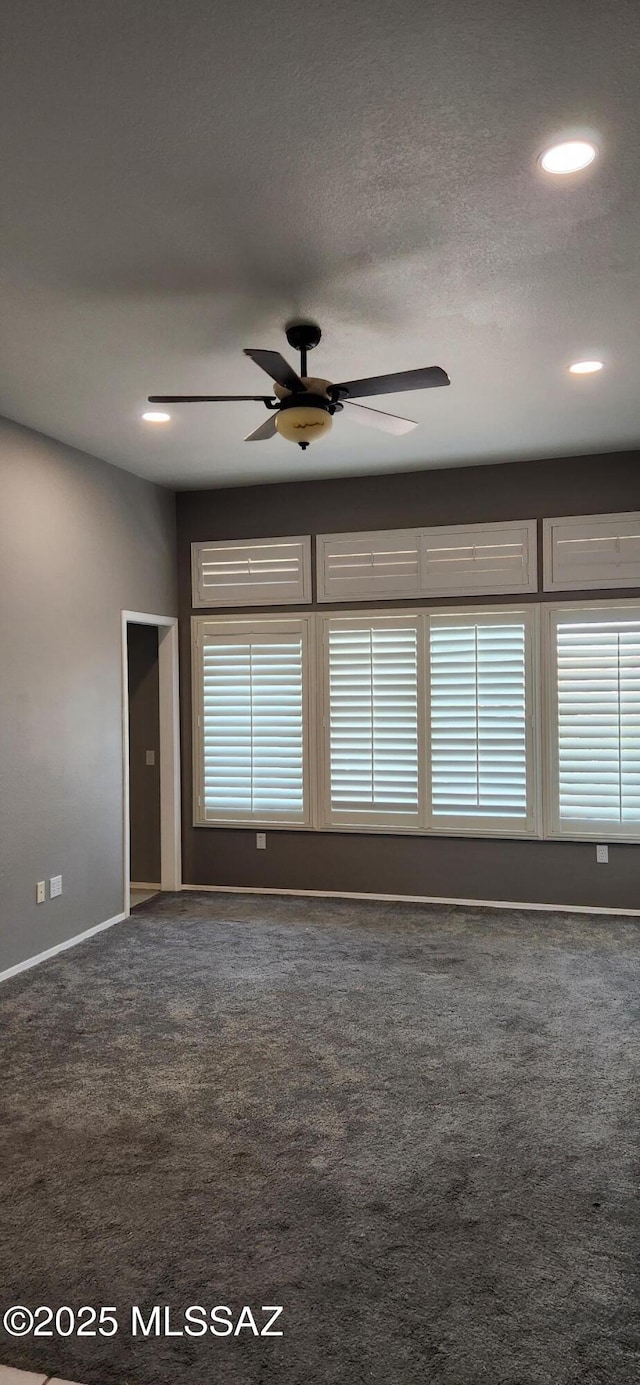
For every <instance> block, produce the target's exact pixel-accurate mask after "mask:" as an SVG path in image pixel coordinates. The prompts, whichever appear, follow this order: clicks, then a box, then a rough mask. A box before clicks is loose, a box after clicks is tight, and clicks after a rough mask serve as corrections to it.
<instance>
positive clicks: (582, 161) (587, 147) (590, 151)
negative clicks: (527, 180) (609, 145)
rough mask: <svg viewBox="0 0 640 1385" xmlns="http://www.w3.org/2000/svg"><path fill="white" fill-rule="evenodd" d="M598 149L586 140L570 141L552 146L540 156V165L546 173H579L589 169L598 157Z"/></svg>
mask: <svg viewBox="0 0 640 1385" xmlns="http://www.w3.org/2000/svg"><path fill="white" fill-rule="evenodd" d="M597 152H598V151H597V149H596V147H595V145H594V144H591V143H590V142H589V140H586V139H568V140H564V141H563V143H562V144H552V145H551V147H550V148H549V149H545V152H544V154H542V155H541V156H540V163H541V164H542V167H543V168H544V170H545V172H546V173H579V172H580V169H582V168H588V167H589V164H591V163H593V160H594V159H595V157H596V154H597Z"/></svg>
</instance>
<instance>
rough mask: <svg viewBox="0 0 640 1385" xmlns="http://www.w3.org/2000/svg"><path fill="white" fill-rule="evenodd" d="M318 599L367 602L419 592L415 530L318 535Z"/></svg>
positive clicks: (416, 536) (417, 543)
mask: <svg viewBox="0 0 640 1385" xmlns="http://www.w3.org/2000/svg"><path fill="white" fill-rule="evenodd" d="M317 571H318V601H371V600H374V599H376V598H377V599H381V600H382V599H384V598H385V597H411V596H419V595H420V554H419V540H418V532H417V530H413V529H388V530H385V529H381V530H379V531H376V532H375V533H371V534H319V535H318V540H317Z"/></svg>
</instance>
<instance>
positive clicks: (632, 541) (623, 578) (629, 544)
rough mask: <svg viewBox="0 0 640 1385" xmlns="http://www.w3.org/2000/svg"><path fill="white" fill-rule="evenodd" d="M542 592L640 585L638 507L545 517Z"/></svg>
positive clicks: (639, 525)
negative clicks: (619, 511) (614, 513)
mask: <svg viewBox="0 0 640 1385" xmlns="http://www.w3.org/2000/svg"><path fill="white" fill-rule="evenodd" d="M543 532H544V589H545V591H550V592H551V591H584V590H585V589H587V588H589V587H590V588H592V589H593V588H600V590H603V589H604V588H605V587H639V586H640V512H638V511H635V512H634V511H629V512H627V513H625V514H617V515H569V516H565V518H564V519H545V521H544V531H543Z"/></svg>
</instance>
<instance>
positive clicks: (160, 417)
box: [142, 409, 171, 423]
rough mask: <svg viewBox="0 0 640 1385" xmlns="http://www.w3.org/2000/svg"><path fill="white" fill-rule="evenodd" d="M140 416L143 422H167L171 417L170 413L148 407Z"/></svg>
mask: <svg viewBox="0 0 640 1385" xmlns="http://www.w3.org/2000/svg"><path fill="white" fill-rule="evenodd" d="M142 417H143V419H144V421H145V423H168V422H169V420H170V418H171V414H163V413H161V412H160V411H158V410H156V409H149V410H147V412H146V414H143V415H142Z"/></svg>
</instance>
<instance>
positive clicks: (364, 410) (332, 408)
mask: <svg viewBox="0 0 640 1385" xmlns="http://www.w3.org/2000/svg"><path fill="white" fill-rule="evenodd" d="M285 331H286V335H287V341H288V343H289V345H290V346H291V347H293V349H294V351H299V353H300V374H299V375H297V374H296V372H295V370H293V368H292V366H290V365H289V363H288V361H285V359H284V356H281V355H280V352H279V351H261V350H257V349H254V348H253V347H247V348H246V349H245V353H244V354H245V356H250V357H251V360H252V361H255V363H256V365H258V366H260V368H261V370H264V371H266V373H267V375H269V376H270V377H271V379H272V380H273V381H274V386H273V394H275V399H274V398H273V396H272V395H266V394H150V395H149V403H150V404H224V403H230V402H231V401H232V400H240V399H244V400H249V399H251V400H256V401H258V402H261V403H263V404H266V407H267V409H269V410H270V411H271V412H270V415H269V418H267V419H265V422H264V423H261V424H260V427H259V428H256V429H255V430H254V432H253V433H249V436H248V437H247V438H245V442H263V441H264V440H265V439H266V438H272V437H273V436H274V433H276V432H277V433H280V435H281V437H283V438H287V439H288V441H289V442H297V444H298V446H299V447H302V448H305V447H308V446H309V443H310V442H314V441H315V439H316V438H319V437H321V436H322V434H323V433H327V432H328V431H329V429H330V428H331V424H332V422H333V415H334V414H335V413H337V412H338V411H339V410H342V409H347V410H348V412H349V415H350V417H351V418H352V419H353V421H354V423H363V424H365V426H367V427H369V428H378V429H380V430H381V431H382V432H383V433H409V432H411V429H412V428H417V426H418V425H417V423H414V422H413V421H412V420H411V419H408V418H398V416H397V414H386V413H383V412H382V411H381V410H380V409H370V408H368V407H367V406H366V405H364V404H356V403H354V400H355V399H362V398H367V397H368V396H370V395H375V394H398V393H400V392H401V391H403V390H424V389H431V388H433V387H434V386H435V385H448V384H449V377H448V375H447V373H446V371H445V370H442V369H441V368H440V366H437V365H434V366H424V367H423V368H422V369H420V370H401V371H397V372H396V373H395V374H393V375H372V376H370V377H369V378H368V379H365V380H343V381H341V383H340V384H338V385H334V384H332V382H331V380H322V379H318V378H316V377H315V376H309V375H307V353H308V352H309V351H311V350H312V349H313V347H314V346H317V345H318V342H319V341H320V337H321V335H322V334H321V332H320V328H319V327H318V326H317V324H316V323H315V322H291V323H289V325H288V326H287V327H286V328H285Z"/></svg>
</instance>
